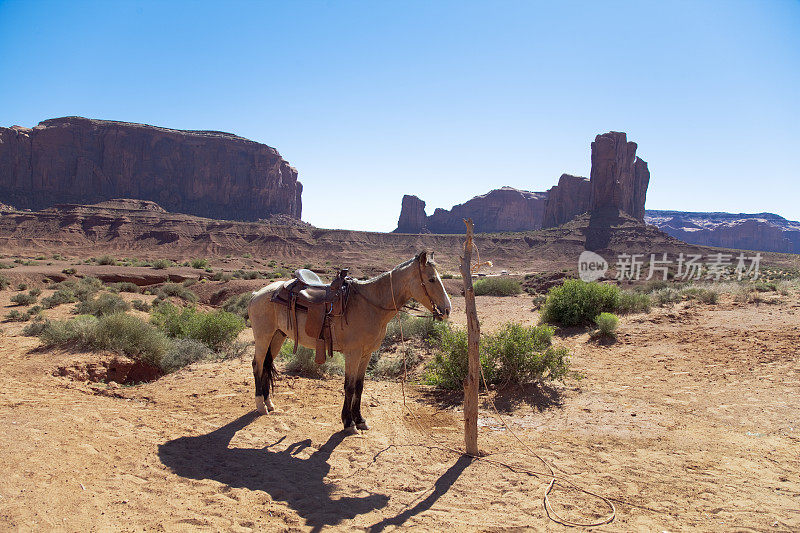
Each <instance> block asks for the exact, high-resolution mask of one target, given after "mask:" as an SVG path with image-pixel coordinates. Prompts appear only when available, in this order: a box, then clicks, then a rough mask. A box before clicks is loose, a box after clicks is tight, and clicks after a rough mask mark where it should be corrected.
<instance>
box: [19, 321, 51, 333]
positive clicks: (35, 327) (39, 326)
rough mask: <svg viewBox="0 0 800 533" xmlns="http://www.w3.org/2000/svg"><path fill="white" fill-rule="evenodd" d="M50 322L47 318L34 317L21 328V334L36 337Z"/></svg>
mask: <svg viewBox="0 0 800 533" xmlns="http://www.w3.org/2000/svg"><path fill="white" fill-rule="evenodd" d="M49 324H50V321H49V320H45V319H43V318H41V317H36V318H34V319H33V321H32V322H31V323H30V324H28V325H27V326H25V327H24V328H23V329H22V334H23V335H25V336H26V337H38V336H39V335H41V333H42V331H44V329H45V328H46V327H48V326H49Z"/></svg>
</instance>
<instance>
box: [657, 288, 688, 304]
mask: <svg viewBox="0 0 800 533" xmlns="http://www.w3.org/2000/svg"><path fill="white" fill-rule="evenodd" d="M681 299H682V298H681V293H680V291H678V290H676V289H673V288H672V287H666V288H664V289H658V290H657V291H655V292H654V293H653V300H655V303H656V305H658V306H660V307H664V306H665V305H672V304H674V303H676V302H680V301H681Z"/></svg>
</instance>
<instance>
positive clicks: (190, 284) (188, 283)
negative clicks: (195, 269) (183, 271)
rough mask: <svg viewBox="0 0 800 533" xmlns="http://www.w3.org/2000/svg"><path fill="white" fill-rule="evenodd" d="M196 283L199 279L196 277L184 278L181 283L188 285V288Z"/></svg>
mask: <svg viewBox="0 0 800 533" xmlns="http://www.w3.org/2000/svg"><path fill="white" fill-rule="evenodd" d="M195 283H197V280H196V279H194V278H189V279H185V280H183V281H182V282H181V285H183V286H184V287H187V288H188V287H191V286H192V285H194V284H195Z"/></svg>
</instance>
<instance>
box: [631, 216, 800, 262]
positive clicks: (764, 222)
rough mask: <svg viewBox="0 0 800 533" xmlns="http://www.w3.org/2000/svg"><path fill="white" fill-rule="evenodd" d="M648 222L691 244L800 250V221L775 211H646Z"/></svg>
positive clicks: (772, 250) (762, 249)
mask: <svg viewBox="0 0 800 533" xmlns="http://www.w3.org/2000/svg"><path fill="white" fill-rule="evenodd" d="M645 222H647V223H648V224H652V225H654V226H656V227H657V228H658V229H660V230H661V231H663V232H664V233H667V234H669V235H671V236H673V237H675V238H677V239H680V240H682V241H684V242H688V243H690V244H699V245H703V246H718V247H722V248H736V249H739V250H759V251H762V252H786V253H795V254H797V253H800V222H796V221H793V220H786V219H785V218H783V217H781V216H778V215H775V214H772V213H754V214H747V213H701V212H687V211H656V210H648V211H646V212H645Z"/></svg>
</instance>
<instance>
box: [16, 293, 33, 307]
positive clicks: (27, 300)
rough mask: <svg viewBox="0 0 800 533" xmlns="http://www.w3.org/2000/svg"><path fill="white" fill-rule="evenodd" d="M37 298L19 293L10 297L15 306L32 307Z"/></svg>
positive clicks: (29, 294)
mask: <svg viewBox="0 0 800 533" xmlns="http://www.w3.org/2000/svg"><path fill="white" fill-rule="evenodd" d="M36 300H38V298H37V297H36V296H35V295H33V294H31V293H23V292H21V293H19V294H15V295H14V296H12V297H11V301H12V302H13V303H15V304H17V305H33V304H35V303H36Z"/></svg>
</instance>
